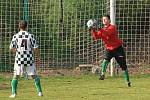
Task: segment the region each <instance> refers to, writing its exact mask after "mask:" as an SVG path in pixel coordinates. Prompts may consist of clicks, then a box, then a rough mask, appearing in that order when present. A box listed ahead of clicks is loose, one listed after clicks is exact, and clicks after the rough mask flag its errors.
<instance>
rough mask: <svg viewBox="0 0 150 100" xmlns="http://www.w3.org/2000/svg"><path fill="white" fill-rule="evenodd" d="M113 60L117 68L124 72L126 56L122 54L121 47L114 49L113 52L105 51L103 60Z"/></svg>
mask: <svg viewBox="0 0 150 100" xmlns="http://www.w3.org/2000/svg"><path fill="white" fill-rule="evenodd" d="M113 57H114V58H115V59H116V61H117V63H118V64H119V66H120V67H121V68H122V69H123V70H126V68H127V65H126V55H125V52H124V49H123V47H122V46H120V47H118V48H116V49H115V50H112V51H110V50H106V51H105V55H104V59H105V60H108V61H110V60H111V59H112V58H113Z"/></svg>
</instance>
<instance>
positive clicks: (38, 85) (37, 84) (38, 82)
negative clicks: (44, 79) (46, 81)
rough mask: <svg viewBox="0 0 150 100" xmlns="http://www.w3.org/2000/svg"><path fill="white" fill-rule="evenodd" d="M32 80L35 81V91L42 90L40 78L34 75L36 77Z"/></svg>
mask: <svg viewBox="0 0 150 100" xmlns="http://www.w3.org/2000/svg"><path fill="white" fill-rule="evenodd" d="M34 81H35V86H36V89H37V91H38V92H42V88H41V82H40V78H39V77H36V78H35V79H34Z"/></svg>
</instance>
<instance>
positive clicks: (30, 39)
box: [10, 21, 42, 98]
mask: <svg viewBox="0 0 150 100" xmlns="http://www.w3.org/2000/svg"><path fill="white" fill-rule="evenodd" d="M26 28H27V22H26V21H20V22H19V29H20V31H19V32H18V33H17V34H15V35H14V36H13V39H12V41H11V43H10V50H11V51H12V52H14V53H15V54H16V56H15V63H14V76H13V79H12V82H11V86H12V95H11V96H10V97H11V98H15V97H16V94H17V85H18V78H19V76H20V75H22V74H23V73H27V74H28V75H31V76H32V78H33V79H34V81H35V86H36V88H37V91H38V95H39V96H42V89H41V84H40V79H39V77H38V75H37V73H36V68H35V63H34V53H35V54H36V55H37V57H38V58H39V50H38V45H37V42H36V39H35V38H34V35H33V34H30V33H29V32H27V31H26Z"/></svg>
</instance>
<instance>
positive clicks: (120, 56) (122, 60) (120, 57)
mask: <svg viewBox="0 0 150 100" xmlns="http://www.w3.org/2000/svg"><path fill="white" fill-rule="evenodd" d="M115 59H116V60H117V62H118V64H119V65H120V67H121V68H122V70H123V71H124V75H125V80H126V82H127V83H128V87H130V86H131V82H130V80H129V73H128V68H127V64H126V56H125V52H124V49H123V47H120V48H118V51H117V52H116V53H115Z"/></svg>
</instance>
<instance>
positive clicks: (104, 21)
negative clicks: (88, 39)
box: [102, 15, 110, 26]
mask: <svg viewBox="0 0 150 100" xmlns="http://www.w3.org/2000/svg"><path fill="white" fill-rule="evenodd" d="M102 22H103V24H104V25H105V26H108V25H109V24H110V16H109V15H104V16H103V17H102Z"/></svg>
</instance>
